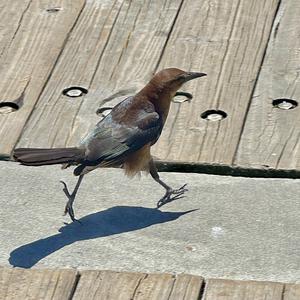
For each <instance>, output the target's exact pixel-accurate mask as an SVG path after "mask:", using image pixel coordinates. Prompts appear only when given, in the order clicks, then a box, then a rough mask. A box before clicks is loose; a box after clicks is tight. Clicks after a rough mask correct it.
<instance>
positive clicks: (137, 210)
mask: <svg viewBox="0 0 300 300" xmlns="http://www.w3.org/2000/svg"><path fill="white" fill-rule="evenodd" d="M192 211H195V210H189V211H185V212H162V211H160V210H158V209H154V208H146V207H136V206H115V207H112V208H109V209H106V210H104V211H100V212H97V213H93V214H90V215H87V216H85V217H83V218H81V219H80V220H79V221H80V222H81V223H82V224H79V223H78V222H75V223H74V222H73V223H70V224H66V225H65V226H63V227H62V228H60V229H59V233H57V234H55V235H52V236H49V237H46V238H43V239H39V240H36V241H34V242H32V243H29V244H26V245H23V246H21V247H18V248H17V249H15V250H13V251H12V252H11V253H10V258H9V263H10V264H11V265H12V266H15V267H22V268H30V267H32V266H34V265H35V264H36V263H37V262H38V261H40V260H41V259H43V258H45V257H47V256H48V255H50V254H51V253H53V252H55V251H57V250H59V249H61V248H63V247H64V246H67V245H70V244H73V243H74V242H77V241H82V240H89V239H95V238H100V237H106V236H110V235H114V234H120V233H123V232H128V231H134V230H138V229H142V228H146V227H148V226H151V225H155V224H159V223H165V222H170V221H173V220H176V219H178V218H179V217H181V216H183V215H185V214H187V213H190V212H192Z"/></svg>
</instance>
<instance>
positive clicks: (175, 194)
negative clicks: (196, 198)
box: [156, 184, 188, 208]
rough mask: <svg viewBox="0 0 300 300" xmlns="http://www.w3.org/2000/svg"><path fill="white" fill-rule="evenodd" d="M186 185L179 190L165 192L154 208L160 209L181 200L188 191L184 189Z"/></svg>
mask: <svg viewBox="0 0 300 300" xmlns="http://www.w3.org/2000/svg"><path fill="white" fill-rule="evenodd" d="M186 185H187V184H185V185H183V186H182V187H181V188H179V189H177V190H173V189H170V190H167V191H166V194H165V195H164V196H163V197H162V198H161V199H160V200H159V201H158V202H157V205H156V207H157V208H160V207H162V206H163V205H165V204H167V203H169V202H172V201H174V200H178V199H181V198H183V197H184V196H183V194H184V193H185V192H187V191H188V189H186V188H185V187H186Z"/></svg>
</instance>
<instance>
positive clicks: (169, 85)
mask: <svg viewBox="0 0 300 300" xmlns="http://www.w3.org/2000/svg"><path fill="white" fill-rule="evenodd" d="M202 76H206V74H205V73H199V72H185V71H182V70H180V69H176V68H168V69H164V70H161V71H159V72H158V73H156V74H155V75H154V76H153V77H152V79H151V80H150V81H149V83H148V84H147V85H146V86H145V87H144V88H143V89H142V90H141V91H140V93H139V94H140V95H141V94H143V95H147V97H148V100H150V101H151V102H152V103H153V104H154V105H155V107H156V110H157V112H159V113H160V114H161V115H162V116H163V119H164V121H165V119H166V118H167V115H168V112H169V107H170V103H171V100H172V98H173V97H174V95H175V93H176V92H177V91H178V89H180V87H181V86H182V85H183V84H184V83H186V82H188V81H190V80H192V79H195V78H198V77H202Z"/></svg>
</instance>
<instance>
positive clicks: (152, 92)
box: [13, 68, 206, 221]
mask: <svg viewBox="0 0 300 300" xmlns="http://www.w3.org/2000/svg"><path fill="white" fill-rule="evenodd" d="M205 75H206V74H205V73H198V72H184V71H182V70H179V69H176V68H169V69H164V70H162V71H160V72H158V73H157V74H156V75H154V77H153V78H152V79H151V80H150V82H149V83H148V84H147V85H146V86H145V87H144V88H143V89H142V90H141V91H139V92H138V93H137V94H136V95H135V96H131V97H128V98H126V99H125V100H123V101H122V102H121V103H119V104H118V105H116V106H115V107H114V108H113V109H112V110H111V112H110V113H109V114H108V115H107V116H106V117H105V118H104V119H102V120H101V121H100V122H99V123H98V124H97V125H96V126H95V128H94V130H93V131H92V132H90V133H89V134H88V135H87V136H86V137H85V138H83V139H82V141H81V142H80V145H79V146H78V147H72V148H52V149H43V148H18V149H15V150H14V151H13V158H14V159H15V160H16V161H18V162H20V163H21V164H23V165H28V166H42V165H52V164H63V168H66V167H68V166H71V165H77V167H76V168H75V169H74V175H75V176H79V178H78V181H77V183H76V186H75V188H74V191H73V192H72V193H70V192H69V191H68V188H67V185H66V184H65V183H64V182H62V183H63V185H64V188H63V191H64V193H65V194H66V196H67V198H68V201H67V204H66V207H65V214H67V213H68V214H69V216H70V217H71V219H72V221H75V220H76V219H75V216H74V210H73V202H74V200H75V196H76V193H77V191H78V188H79V186H80V183H81V181H82V179H83V176H84V175H85V174H87V173H88V172H90V171H92V170H94V169H96V168H99V167H121V168H123V169H124V170H125V174H126V175H128V176H134V175H135V174H137V173H139V172H140V171H146V172H149V173H150V174H151V176H152V177H153V179H154V180H155V181H157V182H158V183H159V184H160V185H162V186H163V187H164V188H165V190H166V193H165V195H164V196H163V198H162V199H160V200H159V201H158V203H157V207H158V208H159V207H161V206H162V205H164V204H166V203H168V202H171V201H173V200H176V199H179V198H181V197H182V195H183V194H184V192H186V191H187V189H186V188H185V187H186V184H185V185H183V186H182V187H181V188H179V189H172V188H171V187H170V186H168V185H167V184H166V183H164V182H163V181H162V180H161V179H160V177H159V175H158V173H157V169H156V167H155V164H154V162H153V159H152V157H151V154H150V147H151V146H152V145H154V144H155V143H156V142H157V140H158V138H159V136H160V134H161V132H162V129H163V126H164V124H165V121H166V119H167V115H168V112H169V107H170V103H171V100H172V98H173V97H174V96H175V94H176V92H177V90H178V89H179V88H180V87H181V86H182V85H183V84H184V83H185V82H187V81H189V80H191V79H194V78H198V77H202V76H205Z"/></svg>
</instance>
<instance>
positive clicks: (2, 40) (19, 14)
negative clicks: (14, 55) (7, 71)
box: [0, 0, 30, 101]
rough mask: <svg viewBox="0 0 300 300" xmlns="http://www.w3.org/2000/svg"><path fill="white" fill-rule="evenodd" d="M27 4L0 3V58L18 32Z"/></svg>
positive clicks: (2, 0) (28, 1)
mask: <svg viewBox="0 0 300 300" xmlns="http://www.w3.org/2000/svg"><path fill="white" fill-rule="evenodd" d="M29 4H30V0H24V1H19V2H18V1H6V0H1V1H0V57H1V56H2V55H3V53H4V52H6V49H7V48H8V47H9V45H10V43H11V41H12V39H13V37H14V35H15V34H16V32H17V31H18V30H19V26H20V23H21V22H22V18H23V16H24V14H25V13H26V11H27V9H28V6H29ZM1 66H2V65H1ZM1 66H0V68H1ZM0 101H1V100H0Z"/></svg>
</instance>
